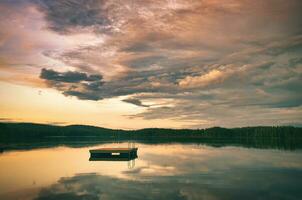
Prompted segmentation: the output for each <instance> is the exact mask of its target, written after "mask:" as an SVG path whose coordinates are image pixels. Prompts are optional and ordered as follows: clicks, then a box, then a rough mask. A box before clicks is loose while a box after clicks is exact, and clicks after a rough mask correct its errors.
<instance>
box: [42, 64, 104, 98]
mask: <svg viewBox="0 0 302 200" xmlns="http://www.w3.org/2000/svg"><path fill="white" fill-rule="evenodd" d="M40 78H41V79H44V80H46V81H47V84H48V85H49V86H51V87H54V88H57V89H58V90H61V91H63V94H64V95H67V96H76V97H78V98H79V99H87V100H100V99H102V97H101V96H100V95H99V94H98V92H99V91H100V90H101V86H102V85H103V81H102V79H103V77H102V76H101V75H98V74H93V75H87V74H86V73H82V72H73V71H67V72H57V71H54V70H51V69H44V68H43V69H42V70H41V74H40Z"/></svg>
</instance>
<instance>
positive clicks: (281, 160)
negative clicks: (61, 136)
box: [0, 143, 302, 200]
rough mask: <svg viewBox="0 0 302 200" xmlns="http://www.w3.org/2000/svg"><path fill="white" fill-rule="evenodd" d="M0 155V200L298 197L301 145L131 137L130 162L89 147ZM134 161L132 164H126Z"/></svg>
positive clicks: (301, 196) (301, 186) (301, 188)
mask: <svg viewBox="0 0 302 200" xmlns="http://www.w3.org/2000/svg"><path fill="white" fill-rule="evenodd" d="M97 147H127V143H122V144H102V145H96V146H93V147H84V148H69V147H55V148H46V149H35V150H28V151H10V152H4V153H2V154H0V199H1V200H5V199H22V200H23V199H24V200H25V199H45V200H46V199H209V200H213V199H214V200H215V199H302V152H301V151H300V150H298V151H281V150H268V149H266V150H261V149H253V148H243V147H220V148H218V147H209V146H204V145H197V144H195V145H193V144H189V145H188V144H160V145H146V144H136V147H138V148H139V149H138V158H137V159H136V160H135V163H133V161H131V163H130V162H128V161H89V149H92V148H97ZM133 164H135V166H133Z"/></svg>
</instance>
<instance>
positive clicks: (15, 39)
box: [0, 0, 302, 127]
mask: <svg viewBox="0 0 302 200" xmlns="http://www.w3.org/2000/svg"><path fill="white" fill-rule="evenodd" d="M301 8H302V2H301V1H300V0H291V1H287V0H277V1H276V0H265V1H261V0H257V1H241V0H227V1H224V2H223V3H222V2H221V1H216V0H215V1H212V0H204V1H199V0H192V1H187V0H174V1H170V0H154V1H149V0H141V1H133V0H125V1H122V2H121V1H116V0H108V1H103V0H88V1H76V0H62V1H52V0H26V1H22V2H21V1H20V2H19V1H3V2H1V3H0V9H1V11H3V12H1V13H2V14H0V17H1V21H0V25H1V26H2V27H6V29H5V30H4V29H3V30H0V45H1V46H0V52H1V55H0V67H1V68H0V69H1V70H2V71H3V74H1V76H0V79H1V80H4V81H10V82H13V81H14V80H15V79H14V80H13V79H12V78H11V77H13V75H18V77H21V78H17V79H16V80H15V82H17V80H18V81H19V82H20V79H22V82H27V83H29V84H36V85H37V84H38V85H42V84H41V79H42V80H44V81H46V83H47V87H51V88H55V89H57V90H58V91H60V92H62V93H63V94H64V95H66V96H76V97H78V98H79V99H89V100H101V99H110V98H115V97H121V98H120V99H124V100H122V101H123V102H126V103H131V104H134V105H137V106H140V107H141V109H142V110H141V113H136V114H131V115H130V116H129V117H130V118H132V119H135V118H141V119H148V120H151V119H162V118H165V119H167V118H169V119H173V120H177V121H183V122H185V121H190V122H192V123H193V124H194V127H205V126H212V125H225V126H242V125H248V124H249V123H251V124H257V123H260V124H263V125H272V124H292V123H295V124H299V123H301V121H302V117H301V116H302V115H300V114H301V112H302V95H301V92H300V88H301V87H302V85H301V84H302V81H301V79H302V78H301V77H302V60H301V53H302V28H301V27H302V21H301V20H300V19H301V18H302V13H301ZM2 19H3V20H2ZM22 74H27V75H28V76H27V77H31V78H30V81H29V80H27V79H26V80H23V79H24V78H22ZM32 76H34V77H32ZM142 102H143V103H142ZM145 102H146V104H145ZM121 103H122V102H121ZM147 105H148V106H147ZM256 122H257V123H256Z"/></svg>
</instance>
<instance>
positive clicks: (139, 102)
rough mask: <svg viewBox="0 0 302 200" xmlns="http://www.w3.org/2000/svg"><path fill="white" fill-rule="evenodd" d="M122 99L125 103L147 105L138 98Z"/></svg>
mask: <svg viewBox="0 0 302 200" xmlns="http://www.w3.org/2000/svg"><path fill="white" fill-rule="evenodd" d="M123 101H124V102H126V103H131V104H134V105H136V106H142V107H149V106H147V105H144V104H142V102H141V101H140V100H139V99H124V100H123Z"/></svg>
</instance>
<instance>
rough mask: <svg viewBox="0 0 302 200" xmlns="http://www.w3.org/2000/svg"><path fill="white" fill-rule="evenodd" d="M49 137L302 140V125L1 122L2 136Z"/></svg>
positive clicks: (7, 138) (14, 137) (5, 137)
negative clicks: (127, 126)
mask: <svg viewBox="0 0 302 200" xmlns="http://www.w3.org/2000/svg"><path fill="white" fill-rule="evenodd" d="M49 137H99V138H107V139H109V138H110V139H123V138H125V139H136V138H147V139H148V138H150V139H152V138H228V139H237V138H284V139H302V128H298V127H292V126H276V127H273V126H272V127H270V126H258V127H244V128H231V129H227V128H221V127H213V128H207V129H162V128H147V129H140V130H131V131H129V130H117V129H116V130H114V129H107V128H101V127H95V126H84V125H70V126H53V125H46V124H33V123H0V139H4V140H9V139H13V140H15V139H29V138H32V139H36V138H49Z"/></svg>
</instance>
